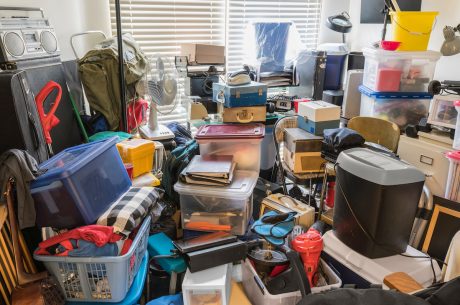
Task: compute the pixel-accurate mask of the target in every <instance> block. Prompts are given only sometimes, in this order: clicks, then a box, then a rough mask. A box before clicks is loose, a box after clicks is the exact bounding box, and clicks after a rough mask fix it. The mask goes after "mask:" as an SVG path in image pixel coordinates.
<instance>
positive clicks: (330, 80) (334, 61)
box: [324, 53, 348, 90]
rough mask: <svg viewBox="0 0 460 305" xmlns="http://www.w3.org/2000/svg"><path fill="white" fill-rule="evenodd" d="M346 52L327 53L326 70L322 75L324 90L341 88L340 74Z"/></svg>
mask: <svg viewBox="0 0 460 305" xmlns="http://www.w3.org/2000/svg"><path fill="white" fill-rule="evenodd" d="M347 55H348V54H347V53H344V54H340V55H339V54H327V56H326V57H327V60H326V72H325V76H324V90H340V89H342V75H343V67H344V66H345V60H346V59H347Z"/></svg>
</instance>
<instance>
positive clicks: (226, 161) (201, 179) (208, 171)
mask: <svg viewBox="0 0 460 305" xmlns="http://www.w3.org/2000/svg"><path fill="white" fill-rule="evenodd" d="M235 167H236V163H235V162H234V161H233V156H201V155H196V156H194V157H193V159H192V161H190V163H189V165H188V166H187V167H186V168H185V169H184V170H183V171H182V173H181V175H180V177H181V179H182V181H185V182H186V183H191V184H203V185H213V186H222V185H228V184H230V183H231V182H232V180H233V172H234V170H235Z"/></svg>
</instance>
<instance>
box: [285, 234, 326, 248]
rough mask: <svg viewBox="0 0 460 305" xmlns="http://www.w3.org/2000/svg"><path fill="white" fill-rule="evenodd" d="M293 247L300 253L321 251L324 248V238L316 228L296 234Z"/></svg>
mask: <svg viewBox="0 0 460 305" xmlns="http://www.w3.org/2000/svg"><path fill="white" fill-rule="evenodd" d="M291 244H292V248H293V249H294V250H295V251H296V252H299V253H305V252H321V250H323V238H322V237H321V234H320V233H319V232H318V231H316V230H315V229H310V230H308V231H307V232H306V233H303V234H300V235H298V236H296V238H295V239H294V240H293V241H292V243H291Z"/></svg>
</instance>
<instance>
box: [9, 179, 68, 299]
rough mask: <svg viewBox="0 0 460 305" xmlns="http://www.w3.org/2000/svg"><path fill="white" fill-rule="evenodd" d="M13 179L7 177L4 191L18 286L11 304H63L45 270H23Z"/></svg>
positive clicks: (60, 294) (55, 285)
mask: <svg viewBox="0 0 460 305" xmlns="http://www.w3.org/2000/svg"><path fill="white" fill-rule="evenodd" d="M13 186H14V180H13V179H12V178H10V179H9V181H8V184H7V189H6V193H5V197H6V202H7V208H8V218H9V220H10V226H11V239H12V240H13V250H14V261H15V267H16V274H17V279H18V286H16V287H15V288H14V290H13V293H12V302H11V304H13V305H64V304H65V299H64V296H63V295H62V293H61V290H60V289H59V287H58V285H57V283H56V282H55V281H54V279H53V278H51V277H50V276H49V275H48V273H47V272H40V273H36V274H29V273H27V272H25V270H24V265H23V258H22V251H21V247H20V245H19V228H18V224H17V220H16V214H15V210H14V200H13Z"/></svg>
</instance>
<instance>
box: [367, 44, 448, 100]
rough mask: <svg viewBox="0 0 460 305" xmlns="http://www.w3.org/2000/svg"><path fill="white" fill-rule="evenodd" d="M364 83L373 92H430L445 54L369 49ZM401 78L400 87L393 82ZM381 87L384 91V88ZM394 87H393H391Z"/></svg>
mask: <svg viewBox="0 0 460 305" xmlns="http://www.w3.org/2000/svg"><path fill="white" fill-rule="evenodd" d="M363 53H364V56H365V57H366V61H365V64H364V76H363V85H364V86H366V87H368V88H369V89H371V90H373V91H377V92H378V91H402V92H427V91H428V84H429V83H430V81H431V80H432V79H433V75H434V70H435V68H436V63H437V61H438V60H439V58H441V53H439V52H435V51H425V52H394V51H385V50H380V49H372V48H365V49H364V50H363ZM389 77H391V78H392V79H394V78H399V86H398V85H397V83H396V84H394V83H393V80H391V81H390V82H389ZM380 89H381V90H380ZM390 89H393V90H390Z"/></svg>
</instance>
